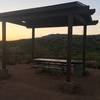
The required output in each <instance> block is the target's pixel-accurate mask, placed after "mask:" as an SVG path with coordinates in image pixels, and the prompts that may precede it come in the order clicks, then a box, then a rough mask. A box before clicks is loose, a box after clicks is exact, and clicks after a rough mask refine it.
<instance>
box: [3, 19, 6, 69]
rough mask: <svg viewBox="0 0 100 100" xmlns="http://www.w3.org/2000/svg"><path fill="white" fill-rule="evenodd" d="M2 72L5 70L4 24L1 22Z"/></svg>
mask: <svg viewBox="0 0 100 100" xmlns="http://www.w3.org/2000/svg"><path fill="white" fill-rule="evenodd" d="M2 70H6V22H5V21H3V22H2Z"/></svg>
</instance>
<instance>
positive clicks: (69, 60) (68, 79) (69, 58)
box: [67, 15, 73, 82]
mask: <svg viewBox="0 0 100 100" xmlns="http://www.w3.org/2000/svg"><path fill="white" fill-rule="evenodd" d="M72 25H73V17H72V15H70V16H68V40H67V42H68V43H67V81H69V82H70V81H71V47H72V46H71V45H72Z"/></svg>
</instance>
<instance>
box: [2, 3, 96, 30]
mask: <svg viewBox="0 0 100 100" xmlns="http://www.w3.org/2000/svg"><path fill="white" fill-rule="evenodd" d="M94 13H95V9H90V7H89V6H88V5H85V4H83V3H81V2H78V1H76V2H71V3H64V4H59V5H53V6H46V7H39V8H31V9H25V10H18V11H11V12H5V13H0V21H6V22H11V23H14V24H19V25H23V26H26V27H28V28H32V27H34V28H39V27H59V26H68V17H69V16H73V26H80V25H95V24H97V23H98V21H97V20H96V21H94V20H92V17H91V15H93V14H94Z"/></svg>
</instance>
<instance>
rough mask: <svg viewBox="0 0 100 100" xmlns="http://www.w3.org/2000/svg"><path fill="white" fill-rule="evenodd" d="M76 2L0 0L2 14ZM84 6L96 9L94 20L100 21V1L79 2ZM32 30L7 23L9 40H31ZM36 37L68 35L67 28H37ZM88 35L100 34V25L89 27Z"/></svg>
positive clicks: (78, 31)
mask: <svg viewBox="0 0 100 100" xmlns="http://www.w3.org/2000/svg"><path fill="white" fill-rule="evenodd" d="M73 1H75V0H0V13H2V12H8V11H14V10H22V9H28V8H36V7H42V6H48V5H55V4H61V3H67V2H73ZM78 1H80V2H82V3H84V4H87V5H90V8H95V9H96V13H95V14H94V15H93V19H95V20H96V19H97V20H100V13H99V10H100V0H78ZM31 31H32V30H31V29H27V28H26V27H23V26H19V25H15V24H10V23H7V40H8V41H9V40H10V41H11V40H19V39H26V38H31V35H32V32H31ZM1 33H2V26H1V23H0V40H1V39H2V34H1ZM35 33H36V34H35V37H41V36H44V35H48V34H59V33H63V34H64V33H67V27H60V28H37V29H35ZM73 33H74V34H82V27H74V30H73ZM88 34H89V35H91V34H100V24H98V25H96V26H89V27H88Z"/></svg>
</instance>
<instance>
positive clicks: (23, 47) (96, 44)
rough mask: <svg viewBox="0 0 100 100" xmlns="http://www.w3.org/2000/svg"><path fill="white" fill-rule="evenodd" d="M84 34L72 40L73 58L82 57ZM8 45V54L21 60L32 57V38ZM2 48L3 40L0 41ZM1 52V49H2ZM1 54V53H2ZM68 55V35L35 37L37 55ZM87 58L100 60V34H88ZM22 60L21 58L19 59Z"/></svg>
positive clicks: (56, 56)
mask: <svg viewBox="0 0 100 100" xmlns="http://www.w3.org/2000/svg"><path fill="white" fill-rule="evenodd" d="M82 42H83V41H82V36H81V35H74V36H73V40H72V51H73V52H72V57H73V59H81V58H82V55H81V53H82ZM7 44H8V46H7V49H8V56H9V57H10V56H13V57H15V58H14V59H16V60H15V61H17V59H18V60H19V58H21V59H22V60H23V59H26V58H27V59H31V52H32V47H31V45H32V42H31V39H23V40H17V41H9V42H8V43H7ZM0 48H1V42H0ZM0 52H1V49H0ZM0 55H1V54H0ZM66 56H67V35H66V34H51V35H47V36H44V37H41V38H36V39H35V57H45V58H62V59H64V58H66ZM87 59H93V60H98V61H99V60H100V35H88V36H87ZM19 61H20V60H19Z"/></svg>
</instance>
